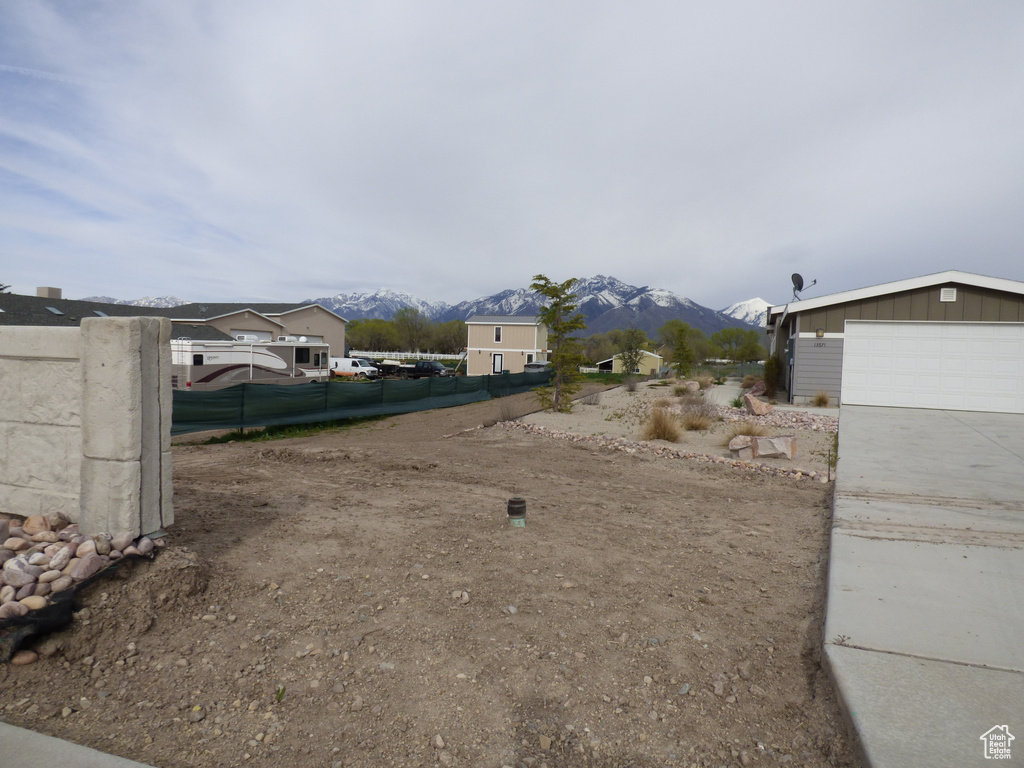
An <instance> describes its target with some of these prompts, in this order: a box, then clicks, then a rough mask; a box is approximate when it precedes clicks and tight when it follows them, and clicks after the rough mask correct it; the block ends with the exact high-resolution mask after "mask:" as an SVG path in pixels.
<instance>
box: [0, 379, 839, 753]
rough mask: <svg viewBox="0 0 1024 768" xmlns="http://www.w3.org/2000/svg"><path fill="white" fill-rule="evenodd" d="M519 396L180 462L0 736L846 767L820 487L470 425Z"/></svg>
mask: <svg viewBox="0 0 1024 768" xmlns="http://www.w3.org/2000/svg"><path fill="white" fill-rule="evenodd" d="M608 397H609V398H611V397H612V395H608ZM530 399H531V396H530V395H519V396H516V397H515V398H510V399H506V401H505V403H504V404H502V401H494V402H490V403H480V404H476V405H471V406H465V407H462V408H453V409H447V410H442V411H432V412H425V413H419V414H410V415H407V416H402V417H397V418H391V419H387V420H384V421H378V422H374V423H372V424H369V425H364V426H362V427H358V428H353V429H349V430H338V431H333V432H328V433H324V434H321V435H318V436H315V437H310V438H303V439H295V440H282V441H275V442H263V443H237V442H236V443H228V444H223V445H213V446H203V445H181V446H177V447H176V448H175V451H174V460H175V510H176V517H177V523H176V525H175V526H174V527H173V529H172V530H171V535H170V536H169V545H168V547H167V548H166V549H165V550H163V551H161V552H160V554H159V555H158V556H157V557H156V558H155V559H154V560H153V561H152V562H139V563H136V564H133V565H129V566H127V567H123V568H121V569H119V571H118V572H117V573H116V574H115V575H112V576H111V577H109V578H107V579H104V580H102V581H100V582H98V583H96V584H93V585H91V586H90V587H89V588H88V589H86V590H83V594H82V605H83V606H84V610H82V611H80V612H79V613H78V614H77V616H76V619H75V621H74V623H73V625H72V626H71V627H70V628H69V629H67V630H65V631H63V632H61V633H59V634H57V635H52V636H51V637H50V639H48V640H46V641H43V642H41V643H38V644H37V645H36V648H37V649H38V650H40V651H42V652H43V654H44V656H43V658H42V659H40V660H39V661H38V662H36V663H35V664H31V665H29V666H24V667H9V666H4V667H2V668H0V714H2V717H3V719H4V720H5V721H7V722H10V723H13V724H16V725H21V726H24V727H27V728H31V729H34V730H38V731H41V732H44V733H48V734H52V735H55V736H59V737H61V738H66V739H70V740H72V741H75V742H79V743H82V744H87V745H90V746H93V747H95V748H97V749H100V750H103V751H107V752H112V753H115V754H118V755H123V756H126V757H130V758H133V759H135V760H139V761H141V762H144V763H150V764H152V765H155V766H162V767H167V768H170V767H171V766H181V767H184V766H236V765H258V766H263V765H265V766H275V768H292V767H293V766H294V767H297V768H299V767H304V766H317V767H330V766H434V765H443V766H466V767H469V766H472V767H474V768H476V767H482V768H487V767H491V766H493V767H494V768H499V767H500V766H505V765H507V766H522V765H525V766H527V767H529V768H544V766H547V768H555V767H556V766H608V767H611V766H636V767H637V768H640V767H644V768H647V767H650V768H654V766H691V765H696V766H723V765H727V766H734V765H755V766H756V765H782V764H791V765H799V766H826V765H841V766H856V765H859V763H858V762H857V758H856V756H855V752H854V748H853V745H852V743H851V741H850V740H849V738H848V736H847V732H846V729H845V725H844V722H843V720H842V717H841V715H840V712H839V709H838V706H837V703H836V700H835V695H834V692H833V690H832V687H831V685H830V683H829V681H828V679H827V677H826V675H825V674H824V673H823V671H822V669H821V667H820V654H819V648H820V646H821V622H822V601H823V597H824V578H823V577H824V574H825V567H826V562H827V530H828V523H829V514H830V495H831V484H821V483H818V482H815V481H809V480H804V481H794V480H790V479H785V478H777V477H772V476H768V475H766V474H764V473H757V472H751V471H748V470H740V469H737V468H733V467H729V466H722V465H716V464H708V463H700V462H697V461H693V460H680V459H672V458H664V457H657V456H653V455H649V454H633V455H630V454H627V453H625V452H622V451H614V450H609V449H608V448H606V447H601V446H598V445H594V444H592V443H588V442H585V441H584V442H578V443H574V442H569V441H565V440H554V439H551V438H548V437H544V436H539V435H535V434H531V433H529V432H525V431H522V430H516V429H511V428H508V427H505V426H501V425H498V426H491V427H487V428H479V429H471V428H473V427H476V426H478V425H481V424H483V423H489V422H491V421H493V420H494V419H496V418H498V417H499V415H500V412H501V409H507V408H508V406H509V403H515V404H516V407H518V408H521V409H523V410H524V411H525V410H526V409H527V408H528V405H529V401H530ZM606 415H607V414H605V416H606ZM601 419H602V420H604V416H602V417H601ZM611 421H619V422H621V421H622V419H612V420H610V421H608V422H607V423H609V424H611ZM465 430H468V431H465ZM807 437H808V440H818V436H811V435H808V436H807ZM687 439H690V436H689V435H688V436H687V437H684V441H686V440H687ZM692 439H694V440H697V441H698V442H699V441H700V440H705V441H706V442H707V444H708V445H711V444H714V445H716V446H718V447H717V448H716V450H718V451H722V447H721V440H720V437H714V438H711V437H705V438H701V437H693V438H692ZM819 442H820V440H819ZM681 445H685V442H684V443H683V444H681ZM808 458H810V457H808ZM815 461H817V459H815ZM512 496H522V497H523V498H525V499H526V502H527V518H526V520H527V523H526V527H525V528H517V529H513V528H510V526H509V524H508V522H507V519H506V514H505V513H506V503H507V500H508V499H509V498H510V497H512Z"/></svg>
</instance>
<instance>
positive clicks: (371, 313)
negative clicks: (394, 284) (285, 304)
mask: <svg viewBox="0 0 1024 768" xmlns="http://www.w3.org/2000/svg"><path fill="white" fill-rule="evenodd" d="M306 301H307V302H310V303H313V302H315V303H317V304H319V305H320V306H322V307H326V308H327V309H329V310H331V311H332V312H334V313H336V314H339V315H341V316H342V317H344V318H346V319H351V320H356V319H358V320H369V319H379V320H390V319H391V318H392V317H393V316H394V314H395V312H397V311H398V310H400V309H404V308H406V307H412V308H413V309H418V310H419V311H420V314H422V315H425V316H427V317H429V318H431V319H432V320H434V319H437V318H438V317H440V316H441V315H443V314H444V313H445V312H447V311H448V310H449V309H450V307H449V306H448V305H447V304H445V303H444V302H436V303H435V302H430V301H423V300H422V299H418V298H416V297H415V296H413V295H412V294H410V293H405V292H404V291H392V290H390V289H388V288H381V289H380V290H377V291H374V292H373V293H348V294H346V293H339V294H337V295H336V296H325V297H323V298H319V299H307V300H306Z"/></svg>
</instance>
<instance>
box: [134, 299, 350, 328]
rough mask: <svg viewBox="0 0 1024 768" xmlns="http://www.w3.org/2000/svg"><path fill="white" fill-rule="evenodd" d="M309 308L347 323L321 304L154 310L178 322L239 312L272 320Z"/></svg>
mask: <svg viewBox="0 0 1024 768" xmlns="http://www.w3.org/2000/svg"><path fill="white" fill-rule="evenodd" d="M309 307H319V308H320V309H321V310H323V311H324V312H327V313H329V314H332V315H334V316H335V317H336V318H338V319H339V320H341V322H343V323H347V322H348V321H347V320H346V319H345V318H343V317H342V316H341V315H339V314H337V313H336V312H332V311H331V310H329V309H328V308H327V307H325V306H323V305H322V304H315V303H313V304H245V303H242V302H193V303H192V304H181V305H179V306H177V307H168V308H165V309H157V310H154V313H159V315H160V316H161V317H170V318H173V319H178V320H213V319H215V318H218V317H226V316H228V315H235V314H238V313H239V312H245V311H246V310H248V311H250V312H255V313H256V314H258V315H263V316H264V317H268V318H274V317H280V316H281V315H287V314H289V313H290V312H299V311H301V310H303V309H308V308H309Z"/></svg>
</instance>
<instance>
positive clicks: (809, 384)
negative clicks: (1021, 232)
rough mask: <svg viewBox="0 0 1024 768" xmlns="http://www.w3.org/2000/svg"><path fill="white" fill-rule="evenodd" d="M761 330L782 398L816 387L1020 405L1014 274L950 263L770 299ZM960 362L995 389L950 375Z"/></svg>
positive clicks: (1023, 364)
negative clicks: (932, 270) (940, 268)
mask: <svg viewBox="0 0 1024 768" xmlns="http://www.w3.org/2000/svg"><path fill="white" fill-rule="evenodd" d="M767 331H768V334H769V347H770V349H769V351H770V353H771V354H772V355H773V356H775V357H777V358H778V359H779V360H780V361H781V362H782V370H783V374H782V375H783V382H782V385H783V387H784V388H785V389H786V391H787V392H788V393H789V399H790V402H794V403H805V402H808V401H809V400H811V399H812V398H813V397H814V396H815V395H816V394H817V393H818V392H827V393H828V394H829V396H830V397H831V398H832V399H833V400H835V401H840V402H851V401H850V396H851V395H852V394H853V393H854V392H856V393H857V398H858V400H866V401H867V402H869V403H871V404H891V405H921V406H922V407H952V408H956V407H957V404H958V403H959V404H961V405H962V406H963V407H967V405H968V404H970V403H975V404H977V405H978V406H979V407H984V408H986V409H989V408H994V409H995V410H1015V409H1016V408H1017V407H1019V400H1020V398H1021V395H1020V384H1019V383H1017V384H1016V390H1015V389H1014V386H1015V385H1014V384H1013V383H1012V381H1011V379H1012V378H1013V377H1015V376H1020V377H1022V378H1024V283H1021V282H1018V281H1014V280H1005V279H1002V278H995V277H986V276H984V275H975V274H971V273H968V272H959V271H955V270H951V271H947V272H939V273H937V274H934V275H925V276H923V277H916V278H911V279H907V280H899V281H896V282H892V283H883V284H881V285H875V286H870V287H867V288H860V289H857V290H853V291H844V292H842V293H834V294H830V295H828V296H820V297H818V298H813V299H803V300H800V301H793V302H790V303H788V304H784V305H780V306H774V307H769V309H768V328H767ZM854 340H855V341H856V344H855V347H856V348H855V349H852V348H851V343H853V341H854ZM851 352H853V353H854V354H851ZM965 367H967V368H970V369H972V370H975V371H979V372H983V371H991V372H993V375H994V378H996V379H998V380H997V381H996V382H995V383H994V384H993V385H992V386H993V387H994V388H995V389H993V391H992V392H978V391H975V390H976V389H977V387H978V386H979V385H980V386H983V387H984V386H987V385H986V384H985V383H984V382H983V381H980V378H981V377H979V380H973V381H971V382H968V381H966V379H965V377H964V376H963V375H960V376H959V377H958V376H956V375H955V373H956V371H958V370H960V369H963V368H965ZM992 378H993V377H985V381H989V380H990V379H992ZM958 381H959V382H960V383H959V384H957V382H958Z"/></svg>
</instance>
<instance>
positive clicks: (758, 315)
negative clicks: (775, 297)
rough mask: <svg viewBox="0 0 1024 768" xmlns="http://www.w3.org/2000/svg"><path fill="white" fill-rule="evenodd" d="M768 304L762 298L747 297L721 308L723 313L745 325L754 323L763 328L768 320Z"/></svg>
mask: <svg viewBox="0 0 1024 768" xmlns="http://www.w3.org/2000/svg"><path fill="white" fill-rule="evenodd" d="M769 306H770V305H769V304H768V302H767V301H765V300H764V299H747V300H746V301H740V302H737V303H736V304H732V305H731V306H728V307H726V308H725V309H723V310H722V314H723V315H729V317H735V318H736V319H737V320H741V321H742V322H744V323H746V324H747V325H756V326H760V327H761V328H764V327H765V325H766V324H767V322H768V307H769Z"/></svg>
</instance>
